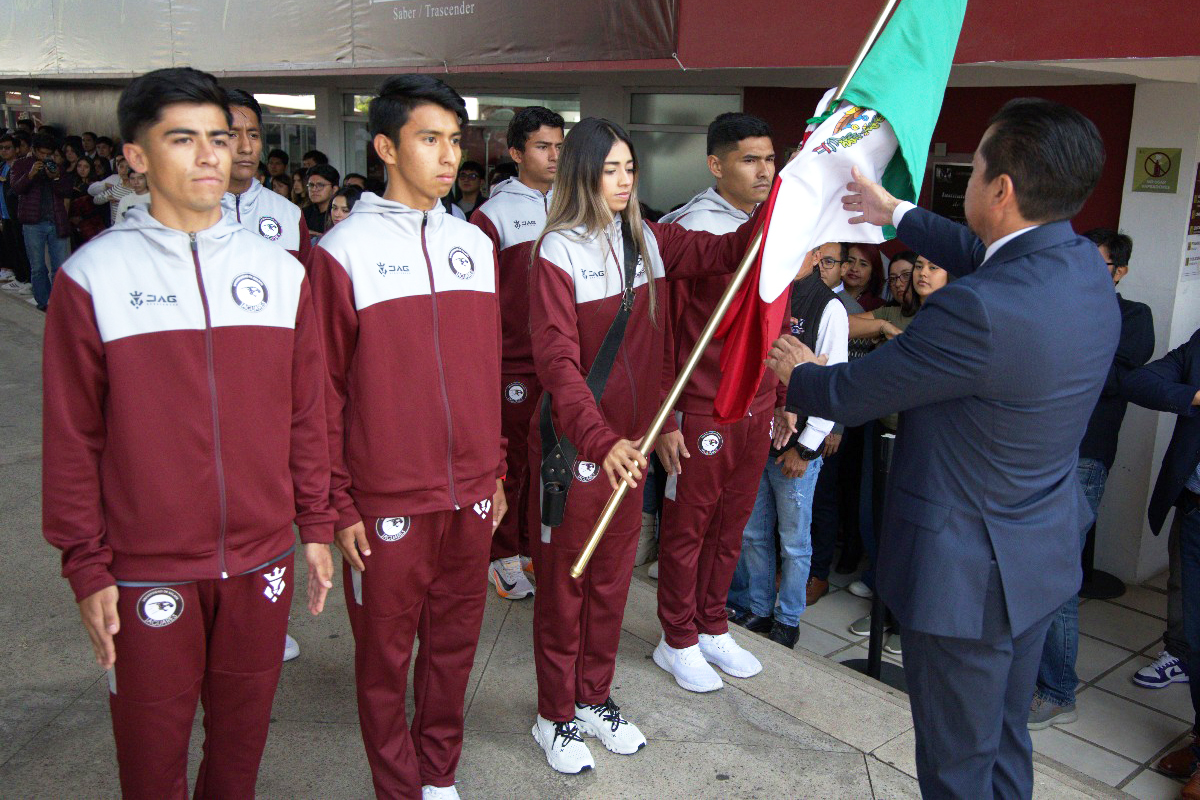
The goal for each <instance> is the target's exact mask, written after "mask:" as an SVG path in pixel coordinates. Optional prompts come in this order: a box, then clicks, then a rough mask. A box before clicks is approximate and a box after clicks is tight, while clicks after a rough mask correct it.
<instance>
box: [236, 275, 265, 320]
mask: <svg viewBox="0 0 1200 800" xmlns="http://www.w3.org/2000/svg"><path fill="white" fill-rule="evenodd" d="M230 291H231V292H233V300H234V302H235V303H237V304H238V305H239V306H241V307H242V309H243V310H245V311H249V312H251V313H254V314H257V313H258V312H259V311H262V310H263V308H264V307H266V305H267V285H266V284H265V283H263V280H262V278H260V277H258V276H257V275H251V274H250V273H249V272H243V273H242V274H241V275H238V276H237V277H236V278H234V279H233V285H232V286H230Z"/></svg>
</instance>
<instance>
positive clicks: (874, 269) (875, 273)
mask: <svg viewBox="0 0 1200 800" xmlns="http://www.w3.org/2000/svg"><path fill="white" fill-rule="evenodd" d="M854 247H857V248H858V249H859V250H861V251H862V253H863V255H865V256H866V257H867V261H869V262H870V263H871V277H870V278H868V279H867V285H866V286H864V287H863V291H864V292H869V293H871V294H873V295H875V296H876V297H880V296H882V294H883V259H882V258H880V256H879V245H877V244H864V243H863V242H848V243H847V244H846V255H845V257H844V259H848V258H850V250H851V248H854ZM844 259H843V260H844Z"/></svg>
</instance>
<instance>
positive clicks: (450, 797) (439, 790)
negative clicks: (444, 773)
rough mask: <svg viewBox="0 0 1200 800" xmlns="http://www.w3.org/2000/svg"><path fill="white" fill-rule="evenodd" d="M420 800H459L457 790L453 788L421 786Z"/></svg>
mask: <svg viewBox="0 0 1200 800" xmlns="http://www.w3.org/2000/svg"><path fill="white" fill-rule="evenodd" d="M421 800H459V797H458V789H455V788H454V787H453V786H422V787H421Z"/></svg>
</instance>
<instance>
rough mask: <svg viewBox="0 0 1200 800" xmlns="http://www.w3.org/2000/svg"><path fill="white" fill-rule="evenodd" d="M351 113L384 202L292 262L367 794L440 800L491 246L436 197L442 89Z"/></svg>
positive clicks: (488, 416) (457, 659) (470, 630)
mask: <svg viewBox="0 0 1200 800" xmlns="http://www.w3.org/2000/svg"><path fill="white" fill-rule="evenodd" d="M368 113H369V119H370V126H371V133H372V135H373V136H374V147H375V150H376V152H377V153H378V154H379V157H380V159H382V161H383V162H384V164H385V165H386V167H387V172H388V182H387V185H388V188H387V192H386V193H385V194H384V196H383V197H379V196H377V195H375V194H372V193H369V192H368V193H366V194H364V195H363V196H362V198H361V199H360V200H359V201H358V202H357V203H355V205H354V209H353V211H351V213H350V215H349V216H348V217H347V218H346V219H345V220H343V221H342V222H339V223H338V224H337V226H336V227H334V228H333V230H332V231H330V232H329V233H327V234H326V235H325V236H324V237H322V239H321V241H320V242H319V243H318V245H317V246H316V247H315V248H314V249H313V255H312V258H311V260H310V263H309V273H310V275H311V276H312V280H313V283H314V299H315V304H316V308H317V314H318V315H319V316H320V318H321V325H322V328H323V332H324V338H325V355H326V361H327V365H328V371H329V377H330V384H331V392H330V399H329V417H330V432H329V437H330V452H331V453H332V461H333V464H332V466H333V477H332V480H331V491H332V500H333V505H334V507H335V509H336V510H337V513H338V522H337V529H338V530H337V533H336V541H337V545H338V548H339V549H340V550H341V551H342V554H343V555H344V556H345V569H344V575H345V589H346V605H347V608H348V611H349V615H350V625H351V628H352V629H353V631H354V641H355V664H354V667H355V676H356V679H357V683H358V714H359V720H360V722H361V725H362V735H363V743H364V745H365V746H366V751H367V760H368V761H369V762H370V764H371V773H372V777H373V779H374V782H375V793H376V795H377V796H378V797H381V798H385V797H386V798H405V799H406V800H408V799H409V798H418V797H425V798H457V797H458V793H457V791H456V790H455V789H454V772H455V769H456V768H457V766H458V759H459V754H460V753H461V751H462V732H463V727H462V726H463V697H464V694H465V692H466V686H467V678H468V676H469V674H470V671H471V664H472V662H473V660H474V656H475V645H476V642H477V641H478V639H479V628H480V625H481V624H482V622H483V606H484V600H485V598H486V595H487V586H486V584H485V582H484V576H485V575H486V574H487V564H488V553H489V548H490V546H491V536H492V532H493V530H494V529H495V527H496V524H497V523H498V522H499V521H500V519H501V518H502V517H503V516H504V511H505V508H506V506H505V500H504V488H503V478H504V441H503V439H502V437H501V435H500V398H499V397H498V396H497V395H496V392H495V388H494V387H495V386H496V385H498V384H499V382H500V309H499V304H498V302H497V290H496V262H495V250H494V248H493V246H492V242H491V240H489V239H488V238H487V236H485V235H484V234H483V233H482V232H481V231H480V230H479V228H477V227H475V226H474V225H471V224H470V223H468V222H464V221H461V220H457V219H455V218H453V217H451V216H450V215H449V214H447V213H446V211H445V208H444V206H443V205H442V204H441V202H440V200H441V198H442V197H443V196H444V195H445V194H446V193H447V192H449V191H450V187H451V186H453V184H454V180H455V178H456V175H457V171H458V162H459V159H460V158H461V153H462V151H461V148H460V146H459V139H460V137H461V131H462V127H463V126H465V125H466V123H467V112H466V107H465V105H464V103H463V100H462V98H461V97H459V95H458V93H457V92H455V91H454V90H453V89H451V88H450V87H448V86H446V85H445V84H444V83H442V82H441V81H439V80H437V79H436V78H432V77H429V76H425V75H400V76H396V77H393V78H389V79H388V80H387V81H385V82H384V84H383V86H382V88H381V89H380V93H379V95H378V96H377V97H375V98H374V99H373V100H372V101H371V105H370V110H369V112H368ZM414 636H416V637H417V638H419V639H420V648H419V649H418V651H417V656H416V661H417V663H416V671H415V677H414V695H415V701H416V713H415V715H414V716H413V720H412V723H411V725H410V724H408V723H406V722H405V718H404V713H405V709H404V696H405V688H406V684H407V681H408V666H409V661H410V659H411V656H412V645H413V637H414Z"/></svg>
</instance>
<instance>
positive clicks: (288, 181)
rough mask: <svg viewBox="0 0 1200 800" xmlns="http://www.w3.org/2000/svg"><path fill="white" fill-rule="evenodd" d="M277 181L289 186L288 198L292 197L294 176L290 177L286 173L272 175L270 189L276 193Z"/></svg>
mask: <svg viewBox="0 0 1200 800" xmlns="http://www.w3.org/2000/svg"><path fill="white" fill-rule="evenodd" d="M275 181H283V183H284V185H286V186H287V190H288V197H291V195H292V176H291V175H288V174H287V173H286V172H285V173H283V174H282V175H272V176H271V186H269V187H268V188H270V189H271V191H275V190H274V188H273V187H274V185H275Z"/></svg>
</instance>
